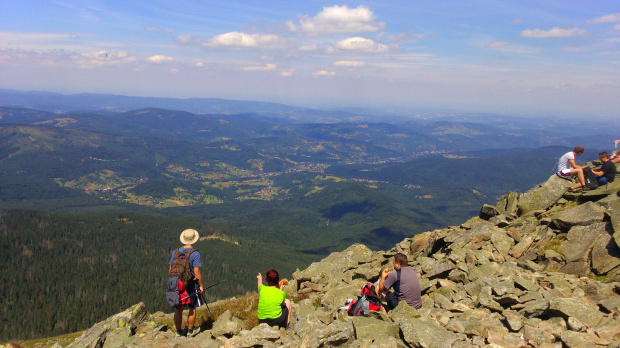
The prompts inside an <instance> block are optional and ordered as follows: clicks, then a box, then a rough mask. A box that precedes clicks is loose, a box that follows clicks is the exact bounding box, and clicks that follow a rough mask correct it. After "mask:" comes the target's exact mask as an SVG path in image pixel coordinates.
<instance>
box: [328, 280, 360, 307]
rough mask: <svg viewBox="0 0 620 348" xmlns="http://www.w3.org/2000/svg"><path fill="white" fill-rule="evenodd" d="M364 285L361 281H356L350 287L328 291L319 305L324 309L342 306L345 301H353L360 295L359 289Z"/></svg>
mask: <svg viewBox="0 0 620 348" xmlns="http://www.w3.org/2000/svg"><path fill="white" fill-rule="evenodd" d="M364 283H365V282H363V281H357V282H355V283H354V284H352V285H346V286H341V287H337V288H336V287H335V288H332V289H329V290H328V291H327V292H326V293H325V295H324V296H323V299H322V300H321V304H322V305H324V306H326V307H340V306H343V305H344V303H345V302H346V300H347V299H349V298H352V299H355V298H357V296H359V295H360V289H361V287H362V285H363V284H364Z"/></svg>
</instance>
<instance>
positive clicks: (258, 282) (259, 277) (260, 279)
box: [256, 272, 263, 288]
mask: <svg viewBox="0 0 620 348" xmlns="http://www.w3.org/2000/svg"><path fill="white" fill-rule="evenodd" d="M261 285H263V275H262V274H260V272H258V275H257V276H256V288H258V287H259V286H261Z"/></svg>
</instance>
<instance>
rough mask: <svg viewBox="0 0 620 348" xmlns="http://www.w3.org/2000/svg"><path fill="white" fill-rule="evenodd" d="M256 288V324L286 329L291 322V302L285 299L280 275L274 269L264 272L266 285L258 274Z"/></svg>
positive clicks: (283, 281)
mask: <svg viewBox="0 0 620 348" xmlns="http://www.w3.org/2000/svg"><path fill="white" fill-rule="evenodd" d="M256 280H257V287H258V296H259V298H258V322H259V323H260V324H262V323H266V324H268V325H269V326H278V327H284V328H285V327H287V326H288V323H289V322H290V321H291V301H290V300H287V299H286V292H284V291H283V290H282V289H284V286H285V285H286V279H282V281H280V275H279V274H278V271H276V270H275V269H270V270H268V271H267V272H265V280H266V281H267V284H268V285H264V284H263V275H262V274H260V273H258V275H257V276H256Z"/></svg>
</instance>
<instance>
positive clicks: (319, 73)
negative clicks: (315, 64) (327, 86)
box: [312, 70, 336, 76]
mask: <svg viewBox="0 0 620 348" xmlns="http://www.w3.org/2000/svg"><path fill="white" fill-rule="evenodd" d="M334 75H336V73H335V72H333V71H327V70H321V71H316V72H313V73H312V76H334Z"/></svg>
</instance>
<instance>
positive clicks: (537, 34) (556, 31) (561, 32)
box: [521, 27, 588, 39]
mask: <svg viewBox="0 0 620 348" xmlns="http://www.w3.org/2000/svg"><path fill="white" fill-rule="evenodd" d="M587 35H588V32H587V31H585V30H583V29H578V28H573V29H562V28H558V27H555V28H553V29H551V30H547V31H544V30H540V29H534V30H529V29H528V30H523V31H522V32H521V37H526V38H537V39H538V38H549V37H575V36H587Z"/></svg>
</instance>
